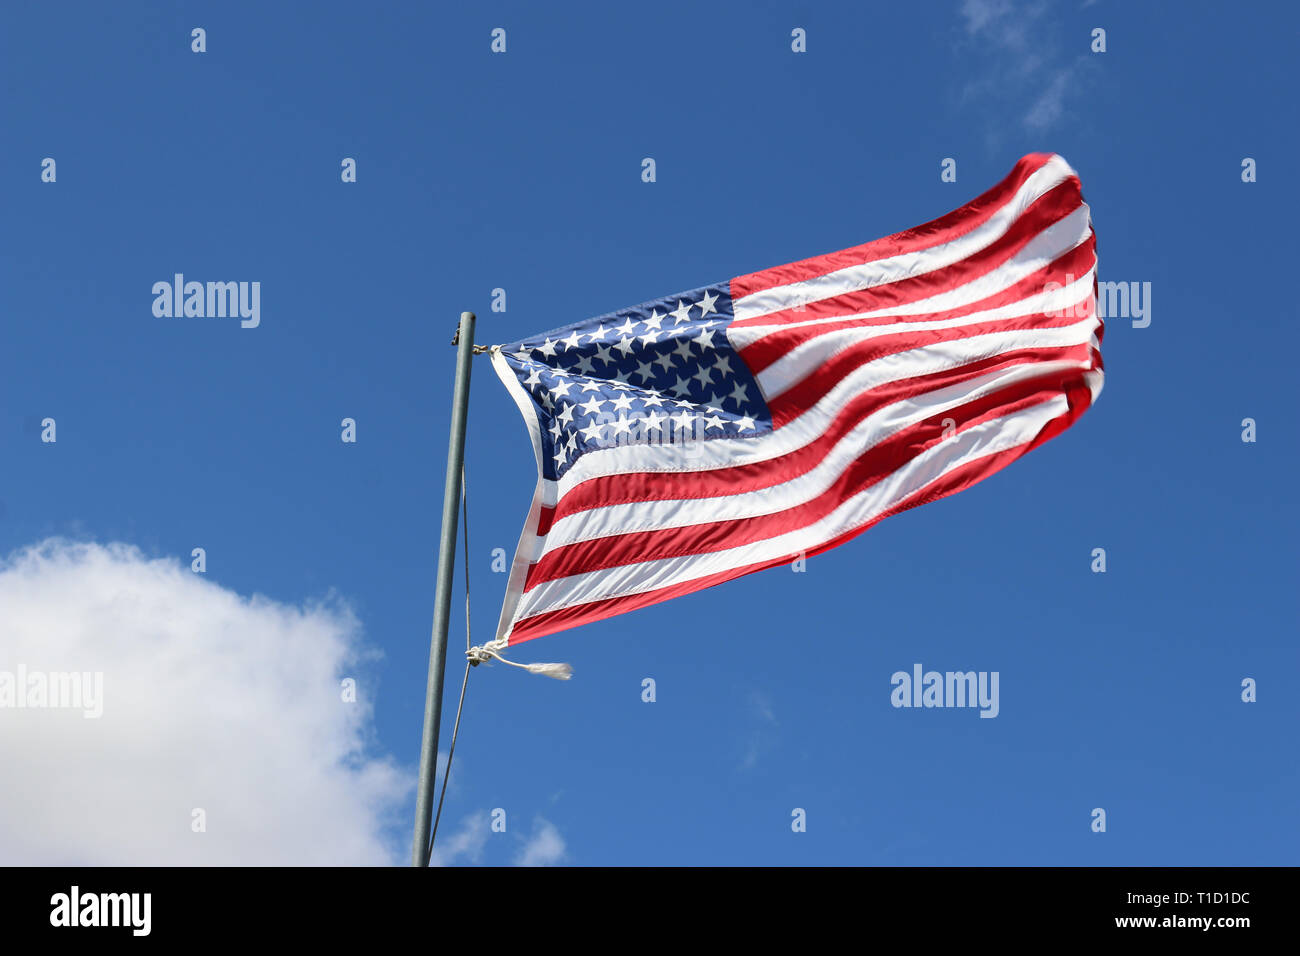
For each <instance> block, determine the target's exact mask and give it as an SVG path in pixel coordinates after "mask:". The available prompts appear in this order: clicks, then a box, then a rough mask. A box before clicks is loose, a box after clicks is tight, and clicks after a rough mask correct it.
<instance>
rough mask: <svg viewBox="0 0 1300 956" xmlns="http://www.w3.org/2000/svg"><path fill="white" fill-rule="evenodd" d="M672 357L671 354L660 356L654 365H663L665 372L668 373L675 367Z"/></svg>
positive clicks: (666, 353)
mask: <svg viewBox="0 0 1300 956" xmlns="http://www.w3.org/2000/svg"><path fill="white" fill-rule="evenodd" d="M671 356H672V353H671V352H665V353H664V354H663V355H660V356H659V357H658V358H656V359H655V360H654V364H655V365H662V366H663V367H664V371H665V372H666V371H668V370H669V369H670V368H672V367H673V360H672V357H671Z"/></svg>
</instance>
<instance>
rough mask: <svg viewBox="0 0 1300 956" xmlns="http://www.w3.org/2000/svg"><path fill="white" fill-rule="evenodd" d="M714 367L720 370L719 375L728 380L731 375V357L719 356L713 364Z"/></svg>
mask: <svg viewBox="0 0 1300 956" xmlns="http://www.w3.org/2000/svg"><path fill="white" fill-rule="evenodd" d="M713 367H714V368H716V369H717V370H718V374H719V375H721V376H722V377H723V378H726V377H727V376H728V375H730V374H731V356H730V355H719V356H718V360H717V361H716V362H714V363H713Z"/></svg>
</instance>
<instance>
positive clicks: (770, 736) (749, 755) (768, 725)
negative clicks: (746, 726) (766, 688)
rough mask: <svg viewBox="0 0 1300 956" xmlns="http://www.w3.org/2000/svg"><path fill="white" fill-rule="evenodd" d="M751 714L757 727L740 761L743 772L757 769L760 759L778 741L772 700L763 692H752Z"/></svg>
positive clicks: (750, 701)
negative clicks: (775, 732) (774, 731)
mask: <svg viewBox="0 0 1300 956" xmlns="http://www.w3.org/2000/svg"><path fill="white" fill-rule="evenodd" d="M749 712H750V716H751V718H752V719H753V720H754V721H755V723H756V724H757V726H755V728H754V729H753V730H752V731H751V732H750V735H749V738H748V740H747V741H746V743H745V754H744V756H743V757H742V758H741V761H740V769H742V770H753V769H754V768H755V767H757V766H758V759H759V757H761V756H762V755H763V753H764V752H766V751H767V750H769V749H771V747H772V745H773V743H774V742H775V739H776V738H775V734H774V733H773V728H774V727H776V726H777V721H776V711H775V710H774V709H773V707H772V698H770V697H769V696H768V695H767V694H764V693H763V692H762V691H758V690H755V691H752V692H751V693H750V695H749Z"/></svg>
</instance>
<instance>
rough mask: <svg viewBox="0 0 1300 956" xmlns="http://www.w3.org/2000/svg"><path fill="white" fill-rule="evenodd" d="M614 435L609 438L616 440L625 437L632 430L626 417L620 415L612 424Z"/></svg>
mask: <svg viewBox="0 0 1300 956" xmlns="http://www.w3.org/2000/svg"><path fill="white" fill-rule="evenodd" d="M612 427H613V429H614V434H613V435H612V436H611V437H613V438H617V437H618V436H619V435H626V434H628V433H629V432H630V431H631V429H632V423H631V422H629V421H628V420H627V416H626V415H620V416H618V418H616V419H615V420H614V422H613V426H612Z"/></svg>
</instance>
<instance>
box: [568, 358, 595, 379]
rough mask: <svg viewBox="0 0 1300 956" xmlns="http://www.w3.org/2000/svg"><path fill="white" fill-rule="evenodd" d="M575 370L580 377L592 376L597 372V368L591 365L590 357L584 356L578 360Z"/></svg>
mask: <svg viewBox="0 0 1300 956" xmlns="http://www.w3.org/2000/svg"><path fill="white" fill-rule="evenodd" d="M573 370H574V371H575V372H577V373H578V374H579V375H590V374H591V373H592V372H594V371H596V366H594V365H592V364H591V356H590V355H584V356H583V357H582V358H580V359H578V364H577V365H575V366H574V367H573Z"/></svg>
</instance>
